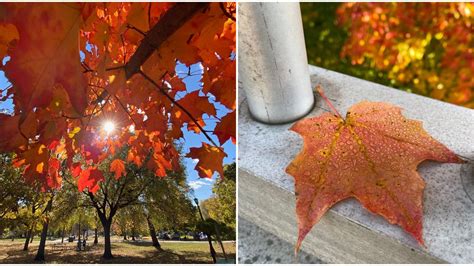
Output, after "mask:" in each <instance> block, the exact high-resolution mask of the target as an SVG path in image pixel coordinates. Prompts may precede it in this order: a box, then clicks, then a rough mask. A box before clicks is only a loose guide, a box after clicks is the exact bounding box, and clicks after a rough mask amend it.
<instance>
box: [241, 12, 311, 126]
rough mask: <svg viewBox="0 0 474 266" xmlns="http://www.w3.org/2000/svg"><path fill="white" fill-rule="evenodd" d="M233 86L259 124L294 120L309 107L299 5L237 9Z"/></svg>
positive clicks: (308, 86)
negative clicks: (236, 80) (235, 84)
mask: <svg viewBox="0 0 474 266" xmlns="http://www.w3.org/2000/svg"><path fill="white" fill-rule="evenodd" d="M238 32H239V43H238V45H239V52H238V57H239V63H238V64H239V83H240V86H241V87H242V88H243V89H244V90H245V94H246V96H247V100H248V105H249V108H250V113H251V114H252V116H253V117H254V118H255V119H257V120H259V121H261V122H264V123H270V124H277V123H285V122H290V121H293V120H296V119H298V118H300V117H302V116H304V115H306V114H307V113H308V112H309V111H310V110H311V109H312V107H313V104H314V96H313V91H312V89H311V82H310V78H309V71H308V60H307V58H306V47H305V43H304V33H303V24H302V20H301V12H300V7H299V3H239V31H238Z"/></svg>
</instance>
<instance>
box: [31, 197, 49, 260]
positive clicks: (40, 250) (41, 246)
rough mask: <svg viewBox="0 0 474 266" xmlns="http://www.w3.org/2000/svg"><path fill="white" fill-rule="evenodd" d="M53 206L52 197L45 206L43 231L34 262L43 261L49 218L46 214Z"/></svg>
mask: <svg viewBox="0 0 474 266" xmlns="http://www.w3.org/2000/svg"><path fill="white" fill-rule="evenodd" d="M52 206H53V196H51V198H50V199H49V201H48V205H46V209H45V213H46V218H45V220H44V222H43V230H42V231H41V239H40V244H39V247H38V252H37V253H36V257H35V261H44V249H45V247H46V237H47V235H48V225H49V217H48V213H49V211H50V210H51V207H52Z"/></svg>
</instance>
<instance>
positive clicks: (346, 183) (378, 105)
mask: <svg viewBox="0 0 474 266" xmlns="http://www.w3.org/2000/svg"><path fill="white" fill-rule="evenodd" d="M320 93H321V95H322V96H323V97H324V98H325V96H324V94H323V93H322V92H321V91H320ZM325 99H326V101H327V98H325ZM327 102H328V104H329V105H330V107H331V109H333V111H334V113H335V114H331V113H324V114H322V115H320V116H318V117H312V118H308V119H303V120H301V121H299V122H297V123H295V124H294V125H293V126H292V127H291V130H293V131H295V132H297V133H298V134H300V135H301V136H302V137H303V140H304V145H303V150H302V151H301V152H300V153H299V154H298V155H297V156H296V158H295V159H294V160H293V161H292V162H291V163H290V164H289V165H288V167H287V169H286V172H287V173H288V174H290V175H292V176H293V177H294V178H295V194H296V196H297V199H296V213H297V216H298V240H297V243H296V247H295V251H296V252H297V251H298V249H299V248H300V246H301V243H302V241H303V239H304V238H305V236H306V235H307V234H308V233H309V231H310V230H311V228H312V227H313V226H314V225H315V224H316V223H317V222H318V221H319V220H320V218H321V217H322V216H323V215H324V213H325V212H326V211H327V210H328V209H329V208H330V207H331V206H333V205H334V204H336V203H337V202H339V201H341V200H343V199H346V198H350V197H354V198H356V199H357V200H359V201H360V202H361V203H362V205H363V206H364V207H365V208H367V209H368V210H370V211H371V212H373V213H376V214H380V215H381V216H383V217H384V218H385V219H386V220H387V221H389V222H390V223H392V224H398V225H400V226H401V227H402V228H403V229H405V230H406V231H407V232H408V233H410V234H411V235H412V236H413V237H415V238H416V240H418V242H419V243H420V244H421V245H424V242H423V238H422V225H423V222H422V217H423V209H422V199H423V189H424V187H425V182H424V181H423V179H422V178H421V177H420V175H419V174H418V173H417V171H416V170H417V166H418V164H420V163H421V162H422V161H424V160H434V161H439V162H447V163H461V162H462V160H461V159H459V158H458V157H457V156H456V154H454V153H453V152H452V151H450V150H449V149H448V148H447V147H445V146H444V145H443V144H441V143H439V142H438V141H436V140H435V139H434V138H432V137H431V136H430V135H429V134H428V133H427V132H426V131H425V130H424V129H423V127H422V122H420V121H415V120H409V119H407V118H405V117H404V116H403V115H402V114H401V108H400V107H397V106H394V105H391V104H388V103H382V102H367V101H363V102H360V103H358V104H355V105H354V106H352V107H351V108H350V109H349V111H348V112H347V115H346V118H345V119H344V118H342V117H341V116H340V115H339V113H337V111H336V110H335V109H334V107H333V106H332V105H331V104H330V102H329V101H327Z"/></svg>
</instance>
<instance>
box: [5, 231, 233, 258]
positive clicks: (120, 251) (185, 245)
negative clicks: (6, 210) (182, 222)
mask: <svg viewBox="0 0 474 266" xmlns="http://www.w3.org/2000/svg"><path fill="white" fill-rule="evenodd" d="M112 241H113V242H112V254H114V256H115V258H114V259H111V260H106V261H104V260H103V259H102V253H103V245H102V243H103V239H101V238H99V244H98V245H97V246H92V247H91V248H90V250H88V251H80V252H78V251H76V250H75V246H76V244H77V243H67V244H65V245H66V246H67V247H68V250H64V251H60V250H54V251H53V250H52V244H51V242H50V241H47V242H46V261H45V263H131V264H136V263H212V258H211V257H210V255H209V245H208V244H207V242H205V241H202V242H194V241H192V242H191V241H190V242H184V241H183V242H177V241H162V242H161V245H162V247H163V249H164V251H158V250H156V249H155V248H154V247H152V246H151V240H150V239H148V238H144V239H143V240H141V241H136V242H134V241H125V242H124V241H122V240H121V239H120V238H118V237H112ZM48 242H49V243H48ZM92 242H93V239H92V238H89V241H88V244H92ZM23 243H24V239H15V241H13V242H12V241H11V240H9V239H2V240H0V263H2V264H3V263H34V261H33V258H34V257H35V254H36V250H37V248H38V243H39V239H36V240H35V241H33V243H32V244H30V248H29V251H27V252H25V251H22V248H23ZM214 248H215V249H216V252H217V254H218V258H219V260H223V259H224V256H223V254H222V251H221V249H220V246H219V245H218V244H217V243H214ZM224 248H225V249H226V253H227V255H228V258H229V259H230V260H233V261H235V243H231V242H225V243H224Z"/></svg>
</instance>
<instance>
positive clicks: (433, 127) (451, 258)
mask: <svg viewBox="0 0 474 266" xmlns="http://www.w3.org/2000/svg"><path fill="white" fill-rule="evenodd" d="M310 74H311V81H312V84H313V86H315V85H317V84H320V85H322V87H323V88H324V91H325V92H326V95H327V96H328V98H330V99H331V101H332V102H333V104H334V105H335V107H336V108H337V109H338V110H339V112H340V113H343V114H345V112H346V111H347V109H348V108H349V107H350V106H351V105H353V104H355V103H358V102H360V101H362V100H369V101H383V102H389V103H392V104H395V105H398V106H401V107H402V108H403V109H404V111H403V114H404V115H405V116H406V117H408V118H410V119H416V120H421V121H423V126H424V128H425V130H426V131H427V132H428V133H429V134H431V135H432V136H433V137H434V138H435V139H437V140H438V141H440V142H441V143H443V144H445V145H446V146H447V147H449V148H450V149H451V150H453V151H454V152H455V153H456V154H458V155H461V156H463V157H466V158H470V159H471V160H473V159H474V111H473V110H471V109H467V108H463V107H459V106H455V105H452V104H448V103H443V102H440V101H436V100H433V99H429V98H426V97H422V96H418V95H414V94H409V93H406V92H403V91H399V90H396V89H392V88H389V87H386V86H382V85H378V84H375V83H372V82H368V81H365V80H361V79H357V78H353V77H350V76H347V75H343V74H340V73H336V72H333V71H329V70H325V69H321V68H318V67H313V66H310ZM242 91H243V90H241V89H239V149H238V151H239V168H241V169H244V170H246V171H248V172H250V173H252V174H254V175H256V176H258V177H260V178H263V179H265V180H267V181H269V182H271V183H272V184H274V185H275V186H278V187H280V188H283V189H285V190H288V191H290V192H292V193H293V191H294V183H293V178H292V177H291V176H289V175H288V174H286V173H285V168H286V166H287V165H288V163H289V162H290V161H291V160H292V159H293V158H294V157H295V155H296V154H297V153H298V152H299V151H300V149H301V146H302V143H303V141H302V139H301V137H300V136H299V135H298V134H296V133H294V132H291V131H289V130H288V128H289V127H290V126H291V125H292V123H289V124H284V125H265V124H262V123H259V122H256V121H254V120H253V119H252V118H251V117H250V114H249V112H248V107H247V105H246V101H245V95H244V94H243V92H242ZM316 97H317V100H316V106H315V108H314V110H313V111H312V112H311V113H310V114H308V116H309V117H312V116H317V115H319V114H321V113H322V112H325V111H326V110H325V109H327V106H326V104H325V103H324V102H322V100H321V99H320V98H319V97H318V96H316ZM460 168H461V165H459V164H441V163H435V162H424V163H422V164H420V166H419V167H418V170H419V173H420V174H421V176H422V177H423V179H424V180H425V182H426V188H425V192H424V220H423V226H424V229H423V238H424V240H425V243H426V249H425V252H428V253H429V254H431V255H432V256H435V257H437V258H440V259H442V260H445V261H447V262H450V263H472V262H474V203H473V202H472V201H471V200H470V199H469V198H468V196H467V195H466V193H465V191H464V190H463V187H462V184H461V178H460ZM331 211H335V212H336V213H338V214H340V215H342V216H344V217H346V218H347V219H350V220H352V221H354V222H356V223H359V224H361V225H362V226H365V227H367V228H369V229H371V230H374V231H376V232H380V233H381V234H384V235H387V236H389V237H392V238H395V239H396V240H398V241H399V242H401V243H403V244H405V245H407V246H410V247H413V248H416V249H424V248H423V247H420V246H419V245H418V244H417V243H416V241H415V240H414V239H413V238H412V237H411V236H410V235H408V234H407V233H405V232H404V231H403V230H402V229H401V228H400V227H398V226H395V225H391V224H389V223H388V222H386V221H385V220H384V219H383V218H382V217H380V216H378V215H374V214H372V213H370V212H369V211H367V210H365V209H364V208H363V207H362V206H361V205H360V204H359V203H358V202H357V201H356V200H352V199H349V200H345V201H343V202H340V203H339V204H337V205H336V206H334V207H333V208H332V209H331ZM316 226H317V225H316ZM310 234H311V233H310ZM303 245H304V242H303Z"/></svg>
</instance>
